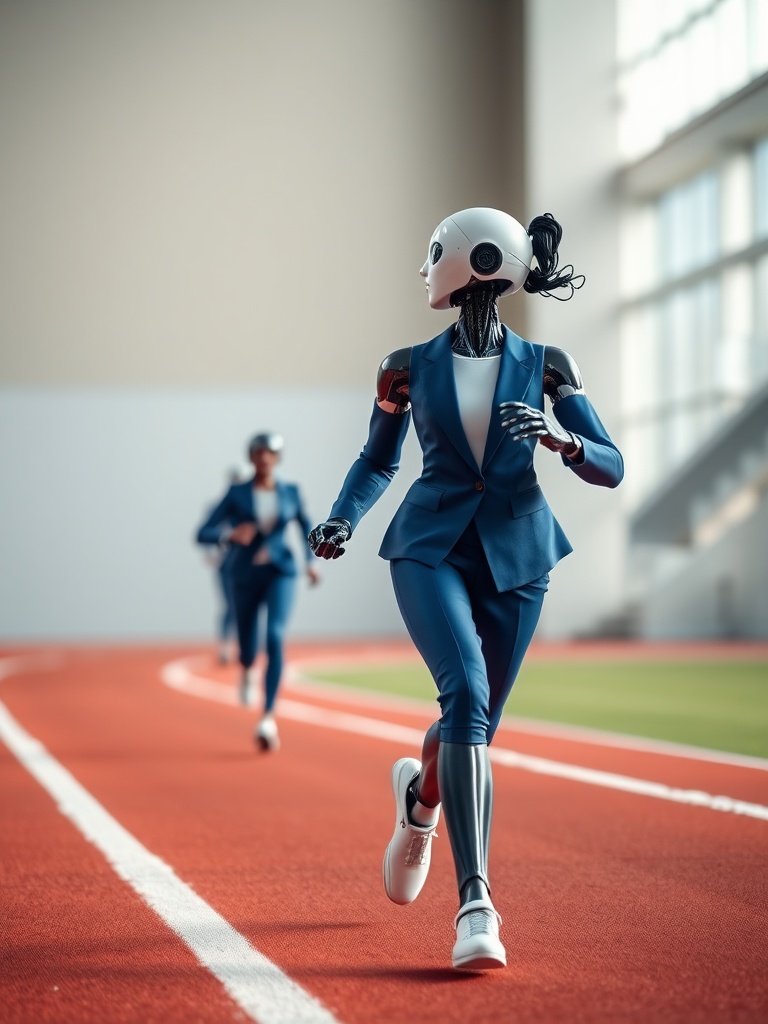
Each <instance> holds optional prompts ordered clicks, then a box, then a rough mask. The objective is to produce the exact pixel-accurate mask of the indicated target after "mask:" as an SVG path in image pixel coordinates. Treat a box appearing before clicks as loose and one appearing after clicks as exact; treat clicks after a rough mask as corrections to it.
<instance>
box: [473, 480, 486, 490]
mask: <svg viewBox="0 0 768 1024" xmlns="http://www.w3.org/2000/svg"><path fill="white" fill-rule="evenodd" d="M475 490H476V491H484V490H485V484H484V483H483V481H482V480H478V481H477V483H476V484H475Z"/></svg>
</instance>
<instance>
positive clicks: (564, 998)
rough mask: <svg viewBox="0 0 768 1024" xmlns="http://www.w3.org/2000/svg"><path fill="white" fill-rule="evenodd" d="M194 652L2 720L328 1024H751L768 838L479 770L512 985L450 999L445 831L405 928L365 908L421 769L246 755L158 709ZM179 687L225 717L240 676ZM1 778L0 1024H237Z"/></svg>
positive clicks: (596, 764)
mask: <svg viewBox="0 0 768 1024" xmlns="http://www.w3.org/2000/svg"><path fill="white" fill-rule="evenodd" d="M0 653H3V652H0ZM4 653H5V654H6V655H9V654H14V653H17V652H15V651H7V652H4ZM190 653H191V652H190V651H189V650H188V649H185V650H179V649H127V648H121V649H113V648H110V649H106V648H105V649H90V650H73V649H66V650H64V651H62V652H59V656H58V660H57V661H56V663H55V664H54V665H53V666H42V665H40V664H37V665H36V663H35V661H34V660H33V659H32V660H29V661H26V662H23V663H20V665H21V669H20V670H19V671H17V672H16V673H15V674H10V675H7V677H6V678H5V679H4V680H3V681H2V682H0V701H2V703H3V704H4V705H5V706H6V708H7V709H8V710H9V712H10V713H11V715H12V716H13V717H14V718H15V720H16V721H17V722H18V723H19V724H20V725H21V726H22V727H23V729H25V730H26V731H27V732H28V733H30V734H31V735H32V736H33V737H35V738H36V739H38V740H39V741H40V742H41V743H42V744H43V745H44V746H45V748H46V749H47V751H48V752H49V753H50V754H51V755H52V756H53V757H54V758H56V760H57V761H59V762H60V763H61V764H62V765H64V766H65V767H66V768H67V769H68V770H69V771H70V772H71V773H72V775H73V776H74V777H75V778H76V779H77V781H78V782H79V783H80V784H81V785H82V786H83V787H85V789H86V790H88V791H89V792H90V793H91V794H92V795H93V796H94V797H95V798H96V800H98V801H99V802H100V804H101V805H103V807H104V808H106V809H107V811H109V813H110V814H111V815H112V816H113V817H114V818H116V819H117V821H119V822H120V823H121V824H122V825H123V826H124V828H126V829H127V830H128V831H129V832H130V833H131V834H132V835H133V836H134V837H135V838H136V839H137V840H138V841H139V842H140V843H142V844H143V845H144V846H145V847H146V848H147V849H148V850H149V851H151V852H152V853H153V854H155V855H157V856H158V857H160V858H162V860H163V861H165V862H166V863H167V864H168V865H170V866H171V867H172V869H173V870H174V872H175V873H176V875H177V876H178V877H179V878H180V879H182V880H183V881H184V882H185V883H186V884H187V885H188V886H190V887H191V889H193V890H194V892H195V893H197V894H198V895H199V896H200V897H202V899H203V900H205V901H206V902H207V903H208V904H209V905H210V906H211V907H212V908H214V910H215V911H217V912H218V913H219V914H220V915H221V916H222V917H223V918H225V919H226V921H228V922H229V923H230V924H231V925H232V927H233V928H234V929H236V930H237V931H238V932H239V933H240V934H241V935H243V936H245V938H246V939H247V940H248V941H249V942H250V943H251V944H252V946H254V947H256V948H257V949H258V950H260V951H261V953H263V954H264V955H265V956H266V957H268V958H269V959H270V960H271V961H272V962H273V963H274V964H276V965H278V967H279V968H280V969H281V970H282V971H283V972H285V974H286V975H288V976H289V977H290V978H291V979H293V981H294V982H296V983H297V984H298V985H299V986H301V987H302V988H303V989H304V990H305V991H306V992H308V993H310V994H311V995H312V996H314V997H315V998H316V999H317V1000H319V1001H320V1002H321V1003H322V1004H323V1006H324V1007H325V1008H327V1010H328V1011H330V1014H331V1015H333V1017H335V1019H336V1020H337V1021H339V1022H341V1024H373V1022H382V1024H383V1022H387V1024H398V1022H403V1024H405V1022H411V1021H418V1022H420V1024H433V1022H443V1021H447V1022H453V1021H457V1022H458V1021H462V1022H472V1024H474V1022H477V1024H482V1022H486V1021H487V1022H493V1024H503V1022H515V1024H528V1022H541V1024H559V1022H585V1024H598V1022H599V1024H603V1022H605V1024H609V1022H610V1024H614V1022H624V1021H626V1022H630V1021H631V1022H649V1021H653V1022H657V1021H658V1022H662V1024H665V1022H681V1024H682V1022H686V1024H689V1022H692V1024H695V1022H707V1024H710V1022H721V1021H722V1022H742V1021H744V1022H746V1021H749V1022H753V1021H754V1022H757V1021H761V1022H764V1021H766V1020H768V884H767V883H766V866H767V865H768V821H767V820H760V819H759V818H751V817H747V816H743V815H737V814H732V813H721V812H718V811H716V810H712V809H709V808H701V807H692V806H686V805H683V804H679V803H673V802H669V801H666V800H660V799H654V798H651V797H647V796H639V795H634V794H630V793H625V792H622V791H617V790H612V789H606V788H603V787H601V786H595V785H585V784H582V783H579V782H575V781H571V780H569V779H562V778H556V777H549V776H543V775H538V774H534V773H531V772H529V771H524V770H518V769H514V768H508V767H505V766H503V765H496V766H495V768H494V777H495V787H496V812H495V817H494V828H493V842H492V861H491V871H492V877H493V882H494V897H495V901H496V904H497V907H498V909H499V910H500V912H501V914H502V916H503V918H504V926H503V928H502V937H503V939H504V941H505V945H506V947H507V952H508V960H509V968H508V969H507V970H506V971H498V972H493V973H492V974H488V975H462V974H459V973H457V972H454V971H452V970H451V969H450V966H449V965H450V951H451V945H452V942H453V937H454V933H453V929H452V917H453V914H454V913H455V909H456V908H455V892H454V883H453V877H452V865H451V859H450V851H449V846H448V840H447V836H446V835H445V832H444V829H438V833H440V838H439V839H438V840H437V841H436V843H435V846H434V861H433V869H432V873H431V875H430V878H429V881H428V883H427V886H426V888H425V890H424V892H423V894H422V896H421V897H420V898H419V900H418V901H417V902H416V903H414V904H412V905H411V906H409V907H397V906H395V905H393V904H391V903H389V901H388V900H387V899H386V897H385V896H384V893H383V889H382V886H381V876H380V864H381V855H382V852H383V849H384V847H385V845H386V843H387V841H388V839H389V835H390V833H391V828H392V824H393V821H392V808H391V797H390V791H389V770H390V767H391V764H392V762H393V760H394V759H395V758H396V757H399V756H402V755H403V754H407V753H412V752H415V750H416V748H415V747H413V746H408V745H407V743H406V744H404V742H403V741H402V740H400V741H394V740H391V739H386V738H372V737H371V736H365V735H356V734H355V733H352V732H346V731H341V730H339V729H336V728H326V727H323V726H319V725H317V724H309V723H305V722H302V721H298V720H295V719H294V718H288V717H283V718H282V719H281V722H280V725H281V736H282V741H283V746H282V749H281V751H280V752H279V753H278V754H276V755H259V754H258V753H257V752H256V751H255V749H254V748H253V746H252V744H251V741H250V733H251V729H252V724H253V721H254V719H255V717H256V716H255V713H254V712H253V711H249V710H245V709H241V708H238V707H236V706H234V705H228V704H224V703H220V702H217V701H212V700H205V699H200V698H199V697H194V696H190V695H189V694H188V693H184V692H179V691H178V690H174V689H171V688H169V687H168V686H165V685H163V684H162V682H161V678H160V677H161V671H162V668H163V666H164V665H166V664H167V663H169V662H171V661H173V660H175V659H179V658H185V657H187V656H188V655H189V654H190ZM197 653H198V655H199V654H200V652H199V651H198V652H197ZM302 654H303V655H306V652H302ZM196 666H197V669H198V674H204V675H206V676H208V677H209V678H210V679H212V680H217V681H218V682H219V684H220V685H219V690H220V692H222V693H223V694H224V695H225V696H227V695H228V694H231V693H232V692H233V687H234V683H235V679H236V672H235V670H234V669H219V668H217V667H215V666H214V665H213V663H211V664H210V666H207V665H206V662H205V659H202V660H201V659H200V658H198V660H197V662H196ZM201 667H202V669H203V672H200V671H199V670H200V668H201ZM288 701H291V702H299V703H301V705H303V706H305V707H306V706H310V707H317V708H325V709H331V710H334V711H339V710H341V711H348V712H350V713H352V714H354V715H358V716H364V717H366V718H367V719H374V720H377V721H380V722H390V723H395V724H399V725H401V726H406V727H408V728H409V729H414V730H417V731H419V732H421V731H423V729H424V728H425V727H426V726H427V725H428V724H429V722H430V720H431V717H430V715H429V714H428V712H427V711H426V710H423V709H422V708H421V707H413V708H406V707H403V706H402V705H401V704H400V703H398V702H393V705H392V707H390V708H385V707H383V706H381V705H380V704H379V705H377V706H374V707H371V708H364V707H361V705H360V704H356V703H352V702H346V705H345V701H344V698H343V697H338V698H335V697H332V696H330V695H328V694H327V693H326V692H319V693H317V694H314V695H312V694H308V693H307V692H306V691H305V690H296V691H294V692H291V691H290V689H289V688H287V689H286V691H285V702H286V704H287V702H288ZM495 745H496V746H499V747H503V748H508V749H514V750H517V751H520V752H523V753H527V754H531V755H534V756H537V757H542V758H548V759H551V760H554V761H557V762H563V763H567V764H570V765H574V764H576V765H581V766H586V767H591V768H596V769H600V770H602V771H610V772H615V773H621V774H623V775H627V776H631V777H635V778H638V779H646V780H652V781H656V782H664V783H667V784H669V785H670V786H676V787H683V788H691V789H701V790H704V791H707V792H709V793H714V794H726V795H728V796H731V797H734V798H737V799H740V800H743V801H748V802H752V803H754V804H760V805H763V806H766V805H768V772H766V771H764V770H759V769H757V768H750V767H744V766H732V765H725V764H716V763H708V762H701V761H698V760H692V759H687V758H672V757H668V756H665V755H663V754H660V753H650V752H643V751H637V750H621V749H614V748H611V747H605V746H592V745H589V744H586V743H584V742H579V741H576V740H565V739H553V738H548V737H544V736H533V735H526V734H523V733H519V732H514V731H509V730H503V731H502V732H500V734H499V736H498V738H497V741H496V744H495ZM0 772H1V773H2V792H3V798H2V834H3V856H2V865H3V873H2V903H3V922H4V927H3V929H2V937H1V938H0V950H1V951H2V981H1V982H0V985H1V991H0V995H1V996H2V1003H1V1004H0V1005H1V1006H2V1010H0V1019H2V1020H3V1021H4V1022H8V1024H11V1022H14V1024H15V1022H35V1024H37V1022H41V1024H42V1022H49V1021H50V1022H57V1024H69V1022H90V1021H93V1022H100V1024H101V1022H105V1021H109V1022H113V1021H114V1022H123V1021H126V1022H128V1021H130V1022H139V1021H140V1022H152V1021H158V1022H160V1021H162V1022H163V1024H175V1022H182V1021H184V1022H196V1021H200V1022H208V1021H211V1022H229V1021H233V1022H234V1021H240V1022H242V1021H245V1020H248V1019H252V1018H248V1017H247V1016H246V1014H245V1013H244V1012H243V1010H242V1009H241V1007H240V1006H238V1005H237V1004H236V1002H235V1001H234V1000H233V999H232V998H231V997H230V995H228V994H227V992H226V991H225V989H224V987H223V986H222V985H221V984H220V982H219V981H218V980H217V979H216V978H215V977H214V976H213V974H211V973H210V972H209V971H208V970H207V969H206V968H205V967H203V966H202V965H201V964H200V963H199V962H198V961H197V960H196V958H195V956H194V955H193V953H192V952H191V950H190V949H189V948H188V947H187V945H186V944H185V943H184V942H183V941H182V940H181V939H180V938H179V937H178V935H176V934H175V933H174V932H173V931H172V930H171V928H170V927H169V926H168V925H167V924H165V923H164V922H163V921H162V920H161V919H160V917H158V915H157V914H156V913H155V911H153V910H152V909H150V907H149V906H148V905H147V904H146V903H145V902H144V901H143V900H142V899H141V898H140V897H139V896H138V895H137V894H136V893H135V892H134V891H133V890H132V889H131V888H130V887H129V886H128V884H127V883H126V882H124V881H122V880H121V879H120V878H119V877H118V876H117V875H116V874H115V872H114V870H113V869H112V868H111V867H110V865H109V863H108V862H107V860H106V859H105V858H104V856H103V855H102V854H101V853H100V852H99V850H98V849H96V848H95V847H94V846H93V845H92V844H91V843H90V842H88V841H87V840H86V839H85V838H84V837H83V836H82V834H81V833H80V832H79V831H78V830H77V829H76V828H75V826H74V825H73V824H72V823H71V822H70V820H69V819H68V818H66V817H64V816H63V815H62V813H61V811H60V810H59V809H58V808H57V806H56V804H55V802H54V800H53V799H52V798H51V796H50V795H49V794H48V793H47V792H46V791H45V790H44V789H43V788H42V787H41V785H40V784H39V783H38V782H37V781H35V779H34V778H33V777H32V776H31V775H30V774H29V772H28V771H27V770H26V769H25V768H24V767H22V765H21V764H20V763H19V762H18V761H17V759H16V758H15V757H14V756H13V755H12V754H11V753H10V752H9V751H8V750H7V749H6V748H5V747H4V746H3V745H2V744H0ZM281 1012H283V1014H284V1013H285V1012H286V1011H284V1010H283V1011H281V1009H280V1007H278V1008H277V1009H276V1017H275V1018H274V1019H275V1020H284V1021H285V1024H295V1022H294V1021H292V1020H291V1019H290V1017H287V1016H284V1015H283V1016H282V1017H281Z"/></svg>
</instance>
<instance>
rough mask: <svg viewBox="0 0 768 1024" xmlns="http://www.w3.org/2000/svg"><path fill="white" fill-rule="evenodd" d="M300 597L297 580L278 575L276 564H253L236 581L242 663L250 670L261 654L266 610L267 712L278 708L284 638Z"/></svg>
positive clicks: (234, 584) (234, 596)
mask: <svg viewBox="0 0 768 1024" xmlns="http://www.w3.org/2000/svg"><path fill="white" fill-rule="evenodd" d="M295 594H296V577H295V576H287V575H286V574H285V573H282V572H278V570H277V569H275V567H274V566H272V565H252V566H249V567H248V569H247V570H240V571H238V573H237V575H236V576H234V577H233V579H232V599H233V602H234V607H235V621H236V623H237V640H238V644H239V647H240V664H241V665H242V666H243V668H250V667H251V665H252V664H253V663H254V661H255V660H256V652H257V651H258V625H259V622H258V620H259V612H260V611H261V609H262V608H266V612H267V629H266V643H265V649H266V655H267V668H266V673H265V676H264V710H265V711H271V710H272V708H273V707H274V703H275V698H276V697H277V689H278V687H279V685H280V676H281V675H282V672H283V638H284V636H285V630H286V626H287V625H288V618H289V616H290V614H291V608H292V607H293V599H294V596H295Z"/></svg>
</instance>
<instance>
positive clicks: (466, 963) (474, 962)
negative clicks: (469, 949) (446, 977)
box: [453, 954, 507, 971]
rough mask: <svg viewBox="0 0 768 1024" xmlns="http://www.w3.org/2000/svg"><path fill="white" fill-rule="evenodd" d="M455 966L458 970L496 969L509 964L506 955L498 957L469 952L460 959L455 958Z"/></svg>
mask: <svg viewBox="0 0 768 1024" xmlns="http://www.w3.org/2000/svg"><path fill="white" fill-rule="evenodd" d="M453 966H454V967H455V969H456V970H457V971H495V970H498V969H500V968H502V967H506V966H507V957H506V955H505V956H504V957H503V958H500V959H497V958H496V957H493V956H488V955H487V954H486V955H484V956H473V955H472V954H468V955H467V956H465V957H462V958H461V959H460V960H454V961H453Z"/></svg>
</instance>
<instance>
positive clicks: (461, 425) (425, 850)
mask: <svg viewBox="0 0 768 1024" xmlns="http://www.w3.org/2000/svg"><path fill="white" fill-rule="evenodd" d="M561 236H562V229H561V227H560V225H559V224H558V222H557V221H556V220H555V219H554V217H553V216H552V215H551V214H544V215H543V216H541V217H536V218H535V219H534V220H533V221H532V222H531V224H530V225H529V227H528V229H527V230H526V229H525V228H524V227H523V225H522V224H520V223H518V221H516V220H515V219H514V218H513V217H511V216H509V215H508V214H506V213H503V212H501V211H499V210H493V209H489V208H473V209H468V210H462V211H460V212H459V213H455V214H453V215H452V216H451V217H447V218H446V219H445V220H444V221H442V223H440V224H439V225H438V227H437V228H436V230H435V232H434V234H433V235H432V238H431V239H430V243H429V250H428V257H427V260H426V262H425V264H424V266H423V267H422V269H421V271H420V273H421V276H422V277H423V278H424V279H425V281H426V287H427V293H428V298H429V304H430V306H431V307H432V308H433V309H448V308H450V307H457V308H458V309H459V318H458V321H457V322H456V323H455V324H453V325H452V326H450V327H449V328H448V329H447V330H445V331H443V332H442V333H441V334H439V335H438V336H437V337H435V338H433V339H432V340H431V341H428V342H427V343H426V344H421V345H416V346H414V347H413V348H403V349H399V350H398V351H396V352H393V353H392V354H391V355H389V356H387V357H386V358H385V359H384V361H383V362H382V363H381V366H380V368H379V373H378V386H377V399H376V401H375V403H374V407H373V413H372V416H371V421H370V427H369V434H368V440H367V441H366V444H365V447H364V448H363V450H362V452H361V454H360V457H359V458H358V459H357V461H356V462H355V463H354V464H353V465H352V467H351V469H350V471H349V473H348V474H347V477H346V479H345V481H344V484H343V486H342V489H341V492H340V494H339V497H338V499H337V500H336V502H335V503H334V505H333V507H332V509H331V512H330V515H329V518H328V520H327V521H326V522H324V523H321V524H320V525H319V526H317V527H315V529H314V530H312V532H311V533H310V535H309V543H310V547H311V548H312V550H313V551H314V552H315V554H316V555H317V556H319V557H321V558H326V559H333V558H338V557H339V556H340V555H342V554H343V553H344V551H345V548H344V545H345V543H346V542H347V541H348V540H349V539H350V538H351V537H352V536H353V534H354V531H355V529H356V527H357V525H358V523H359V522H360V519H361V518H362V516H363V515H364V514H365V513H366V512H367V511H368V510H369V509H370V508H371V506H372V505H373V504H374V502H375V501H376V500H377V499H378V498H379V497H380V495H381V494H382V493H383V491H384V489H385V488H386V487H387V486H388V484H389V483H390V481H391V480H392V478H393V476H394V474H395V472H396V471H397V468H398V464H399V458H400V451H401V447H402V443H403V439H404V437H405V434H406V432H407V430H408V427H409V424H410V421H411V419H412V420H413V423H414V426H415V428H416V433H417V435H418V439H419V443H420V445H421V448H422V453H423V467H422V472H421V476H420V477H419V479H418V480H416V481H415V482H414V483H413V484H412V485H411V487H410V489H409V490H408V492H407V494H406V496H405V499H404V501H403V502H402V504H401V505H400V507H399V509H398V510H397V512H396V514H395V516H394V519H393V520H392V522H391V524H390V526H389V528H388V529H387V531H386V534H385V536H384V539H383V542H382V545H381V548H380V552H379V553H380V555H381V556H382V557H383V558H385V559H388V560H389V562H390V570H391V575H392V581H393V585H394V589H395V595H396V598H397V602H398V606H399V608H400V611H401V613H402V616H403V620H404V622H405V625H406V628H407V629H408V631H409V633H410V636H411V638H412V639H413V642H414V644H415V645H416V647H417V649H418V650H419V652H420V654H421V655H422V657H423V658H424V661H425V662H426V664H427V666H428V668H429V670H430V672H431V674H432V677H433V678H434V680H435V684H436V686H437V691H438V701H439V704H440V719H439V721H437V722H435V723H434V725H432V726H431V727H430V729H429V730H428V731H427V734H426V736H425V739H424V744H423V748H422V754H421V760H420V761H419V760H417V759H415V758H412V757H404V758H400V759H399V760H398V761H397V762H396V763H395V765H394V767H393V769H392V790H393V794H394V799H395V808H396V810H395V827H394V833H393V836H392V839H391V841H390V843H389V845H388V846H387V849H386V852H385V855H384V863H383V876H384V887H385V890H386V893H387V895H388V896H389V898H390V899H392V900H393V901H394V902H395V903H399V904H406V903H410V902H412V901H413V900H414V899H416V897H417V896H418V895H419V893H420V891H421V889H422V887H423V885H424V882H425V880H426V877H427V873H428V871H429V865H430V857H431V843H432V839H433V837H434V835H435V828H436V826H437V820H438V815H439V813H440V807H441V806H442V808H443V814H444V817H445V822H446V826H447V830H448V836H449V840H450V843H451V850H452V853H453V859H454V864H455V868H456V879H457V886H458V891H459V908H458V913H457V915H456V917H455V919H454V927H455V928H456V941H455V944H454V946H453V953H452V962H453V966H454V967H455V968H457V969H459V970H470V971H477V970H488V969H494V968H500V967H504V966H505V965H506V953H505V949H504V946H503V944H502V942H501V939H500V936H499V924H500V923H501V918H500V917H499V915H498V913H497V911H496V908H495V906H494V904H493V902H492V901H491V885H490V880H489V877H488V844H489V836H490V826H491V813H492V776H491V766H490V762H489V759H488V744H489V743H490V742H491V741H492V739H493V736H494V733H495V731H496V728H497V726H498V724H499V720H500V718H501V714H502V711H503V708H504V704H505V702H506V700H507V697H508V696H509V693H510V691H511V689H512V685H513V683H514V681H515V678H516V676H517V673H518V671H519V669H520V665H521V663H522V660H523V657H524V655H525V652H526V650H527V648H528V645H529V643H530V640H531V638H532V636H533V633H534V630H535V628H536V624H537V622H538V619H539V614H540V611H541V605H542V602H543V599H544V595H545V593H546V590H547V586H548V582H549V571H550V569H552V567H553V566H554V565H555V564H556V563H557V562H558V561H559V559H560V558H562V557H563V556H564V555H566V554H568V553H569V552H570V551H571V550H572V549H571V546H570V544H569V542H568V540H567V538H566V536H565V534H564V532H563V530H562V529H561V527H560V526H559V524H558V523H557V521H556V519H555V517H554V516H553V514H552V512H551V510H550V508H549V506H548V504H547V502H546V499H545V498H544V495H543V493H542V491H541V488H540V487H539V485H538V483H537V480H536V473H535V471H534V464H533V462H534V451H535V449H536V448H537V446H538V445H543V446H544V447H545V448H547V449H549V450H550V451H552V452H553V453H555V454H557V455H558V456H559V457H560V459H561V461H562V464H563V466H564V467H566V468H567V469H568V470H569V471H571V472H573V473H575V474H576V475H577V476H579V477H581V478H582V480H584V481H586V482H587V483H591V484H597V485H599V486H605V487H615V486H616V485H617V484H618V483H619V482H620V481H621V478H622V476H623V462H622V458H621V455H620V454H619V452H618V450H617V448H616V446H615V445H614V444H613V442H612V441H611V439H610V437H609V436H608V434H607V432H606V430H605V428H604V427H603V425H602V423H601V422H600V420H599V419H598V416H597V414H596V412H595V410H594V408H593V407H592V405H591V403H590V401H589V400H588V398H587V397H586V395H585V393H584V388H583V384H582V379H581V374H580V372H579V369H578V367H577V365H576V363H575V362H574V360H573V359H572V357H571V356H570V355H568V354H567V353H566V352H564V351H562V350H561V349H559V348H553V347H549V346H543V345H536V344H532V343H531V342H528V341H524V340H523V339H522V338H520V337H518V335H516V334H515V333H514V332H513V331H511V330H510V329H509V328H508V327H507V326H506V325H504V324H502V323H501V322H500V319H499V314H498V306H497V303H498V299H499V297H500V296H502V295H512V294H514V293H515V292H517V291H519V290H520V289H521V288H525V290H526V291H528V292H531V293H540V294H542V295H544V296H548V295H550V294H552V293H553V292H554V291H555V290H565V293H566V294H565V298H570V297H571V296H572V295H573V292H574V289H576V288H579V287H581V285H582V284H583V283H584V279H583V277H575V276H574V274H573V268H572V267H565V268H563V269H561V270H560V271H558V247H559V244H560V239H561ZM555 297H557V296H555ZM545 395H546V396H547V397H548V398H549V400H550V402H551V404H552V413H553V417H550V416H549V415H547V414H545V412H544V396H545Z"/></svg>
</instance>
